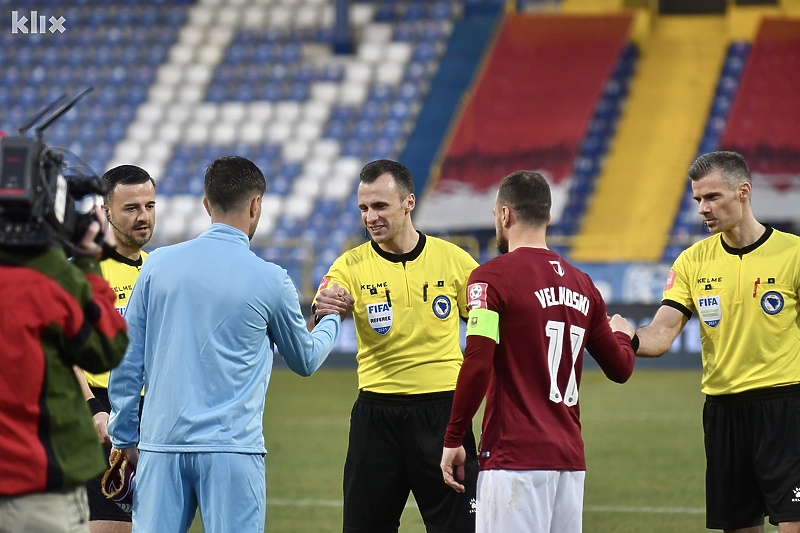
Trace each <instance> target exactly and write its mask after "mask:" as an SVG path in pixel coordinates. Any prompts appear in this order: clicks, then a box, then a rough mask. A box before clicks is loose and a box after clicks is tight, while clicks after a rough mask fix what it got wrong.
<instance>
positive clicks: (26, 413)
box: [0, 206, 128, 533]
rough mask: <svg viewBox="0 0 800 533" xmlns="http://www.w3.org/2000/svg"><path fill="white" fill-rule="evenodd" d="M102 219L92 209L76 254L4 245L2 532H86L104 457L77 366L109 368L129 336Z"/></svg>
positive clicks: (0, 252) (0, 278) (0, 261)
mask: <svg viewBox="0 0 800 533" xmlns="http://www.w3.org/2000/svg"><path fill="white" fill-rule="evenodd" d="M90 216H91V215H90ZM106 224H107V219H106V216H105V214H104V213H103V212H102V211H101V209H100V207H99V206H98V207H95V209H94V220H93V221H92V222H91V224H89V227H88V229H87V231H86V233H85V234H84V236H83V238H82V239H81V240H80V241H79V242H78V243H77V244H76V246H75V248H74V251H75V259H74V261H72V262H71V261H69V260H68V258H67V255H66V253H65V251H64V250H63V248H62V247H61V246H58V245H55V244H51V245H47V246H36V247H18V246H5V245H0V368H1V369H2V370H0V533H17V532H20V533H21V532H25V533H61V532H64V533H73V532H82V533H83V532H88V531H89V527H88V520H89V510H88V505H87V501H86V489H85V487H84V483H85V482H86V481H87V480H89V479H91V478H93V477H94V476H96V475H97V474H99V473H101V472H103V470H104V469H105V468H106V467H107V465H106V464H105V462H104V461H103V455H102V452H101V448H100V444H99V443H98V441H97V435H96V432H95V429H94V426H93V423H92V417H91V413H90V412H89V408H88V407H87V405H86V402H85V401H84V398H83V395H82V393H81V389H80V387H79V385H78V382H77V380H76V377H75V374H74V373H73V370H72V366H73V365H77V366H79V367H81V368H84V369H86V370H88V371H90V372H97V373H100V372H105V371H107V370H110V369H111V368H113V367H114V366H116V365H117V364H118V363H119V362H120V360H121V359H122V356H123V355H124V353H125V348H126V347H127V344H128V337H127V332H126V329H125V322H124V320H123V318H122V317H121V316H120V314H119V313H118V312H117V311H116V309H115V308H114V300H115V298H116V296H115V294H114V292H113V291H112V290H111V288H110V287H109V285H108V283H107V282H106V281H104V280H103V278H102V277H101V274H100V267H99V263H98V262H99V260H100V259H101V258H102V257H103V255H104V249H105V250H109V249H113V247H114V246H115V243H114V237H113V232H111V231H104V228H105V226H106ZM101 232H103V233H104V236H103V238H102V240H101V242H102V243H104V244H105V246H101V245H100V244H98V243H97V241H98V240H100V239H97V236H98V235H99V234H100V233H101ZM109 247H110V248H109Z"/></svg>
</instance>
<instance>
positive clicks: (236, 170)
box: [203, 155, 267, 213]
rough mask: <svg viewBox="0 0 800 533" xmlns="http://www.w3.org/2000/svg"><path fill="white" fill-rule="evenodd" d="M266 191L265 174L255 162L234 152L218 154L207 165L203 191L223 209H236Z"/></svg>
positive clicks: (209, 200) (227, 210)
mask: <svg viewBox="0 0 800 533" xmlns="http://www.w3.org/2000/svg"><path fill="white" fill-rule="evenodd" d="M266 190H267V181H266V180H265V179H264V174H263V173H262V172H261V170H260V169H259V168H258V167H257V166H256V164H255V163H253V162H252V161H250V160H249V159H246V158H244V157H240V156H237V155H231V156H225V157H219V158H217V159H215V160H214V161H213V162H212V163H211V164H210V165H208V167H207V168H206V176H205V182H204V183H203V192H204V193H205V195H206V198H207V199H208V202H209V203H210V204H211V205H212V206H214V207H216V208H218V209H220V210H221V211H223V212H226V213H227V212H230V211H235V210H236V209H240V208H242V207H243V206H244V204H245V203H246V202H247V201H248V200H250V198H252V196H253V195H254V194H255V195H263V194H264V191H266Z"/></svg>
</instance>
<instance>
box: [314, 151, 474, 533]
mask: <svg viewBox="0 0 800 533" xmlns="http://www.w3.org/2000/svg"><path fill="white" fill-rule="evenodd" d="M415 202H416V199H415V196H414V181H413V179H412V176H411V173H410V172H409V170H408V169H407V168H406V167H405V166H403V165H402V164H400V163H397V162H395V161H390V160H385V159H384V160H379V161H373V162H372V163H369V164H367V165H366V166H365V167H364V168H363V169H362V170H361V175H360V183H359V186H358V208H359V209H360V210H361V219H362V221H363V223H364V226H365V227H366V229H367V231H368V232H369V234H370V236H371V240H370V241H369V242H367V243H365V244H362V245H361V246H358V247H356V248H353V249H352V250H350V251H347V252H345V253H344V254H342V255H341V256H340V257H339V258H338V259H337V260H336V261H335V262H334V263H333V265H332V266H331V268H330V270H329V271H328V273H327V274H326V275H325V277H324V278H323V279H322V283H321V284H320V290H319V292H318V293H317V297H316V301H317V302H323V301H326V299H329V300H335V299H336V298H337V294H336V290H335V289H336V286H339V287H343V288H345V289H346V290H347V291H348V292H349V293H350V294H351V295H352V296H353V298H354V299H355V303H354V308H353V320H354V322H355V327H356V339H357V344H358V354H357V355H356V359H357V361H358V387H359V394H358V398H357V399H356V402H355V405H354V406H353V410H352V414H351V418H350V437H349V445H348V450H347V458H346V460H345V466H344V527H343V531H344V532H345V533H355V532H358V533H369V532H375V533H378V532H380V533H385V532H389V531H397V529H398V527H399V525H400V515H401V514H402V513H403V509H404V507H405V506H406V502H407V500H408V495H409V492H412V493H413V494H414V498H415V500H416V502H417V505H418V507H419V510H420V513H421V515H422V519H423V521H424V522H425V526H426V528H427V530H428V531H429V532H437V533H468V532H473V531H474V530H475V486H476V481H477V467H478V464H477V456H476V449H475V439H474V437H473V435H472V433H471V432H470V434H469V435H467V438H465V440H464V445H465V447H466V450H467V454H468V461H467V474H466V480H464V483H463V484H464V485H465V487H466V492H465V493H463V494H459V493H457V492H455V491H453V490H451V489H450V488H449V487H448V486H447V485H445V484H444V483H442V473H441V470H440V468H439V461H440V459H441V455H442V445H443V442H444V440H443V439H444V432H445V429H446V427H447V422H448V420H449V418H450V408H451V406H452V401H453V391H454V390H455V386H456V379H457V377H458V371H459V369H460V367H461V363H462V361H463V354H462V353H461V347H460V344H459V321H460V320H461V319H464V320H466V317H467V314H468V307H467V299H466V286H467V280H468V278H469V275H470V273H471V272H472V270H473V269H474V268H475V267H476V266H477V263H476V261H475V260H474V259H473V258H472V257H471V256H470V255H469V254H468V253H467V252H465V251H464V250H462V249H461V248H459V247H458V246H456V245H454V244H452V243H449V242H446V241H444V240H441V239H438V238H435V237H430V236H427V235H424V234H422V233H420V232H418V231H416V230H415V229H414V225H413V224H412V222H411V212H412V211H413V209H414V205H415Z"/></svg>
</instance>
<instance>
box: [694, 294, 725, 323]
mask: <svg viewBox="0 0 800 533" xmlns="http://www.w3.org/2000/svg"><path fill="white" fill-rule="evenodd" d="M697 314H698V315H700V320H702V321H703V322H704V323H705V325H706V326H708V327H710V328H715V327H717V326H718V325H719V321H720V320H722V306H721V305H720V303H719V296H704V297H702V298H698V299H697Z"/></svg>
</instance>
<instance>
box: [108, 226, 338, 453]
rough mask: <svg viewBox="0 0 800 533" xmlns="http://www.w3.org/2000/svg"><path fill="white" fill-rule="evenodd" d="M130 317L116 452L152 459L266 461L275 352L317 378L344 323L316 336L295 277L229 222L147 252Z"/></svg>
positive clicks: (330, 319) (114, 416)
mask: <svg viewBox="0 0 800 533" xmlns="http://www.w3.org/2000/svg"><path fill="white" fill-rule="evenodd" d="M125 318H126V321H127V322H128V337H129V345H128V350H127V352H126V354H125V358H124V359H123V360H122V363H120V365H119V366H118V367H117V368H115V369H114V370H113V371H112V372H111V375H110V378H109V383H108V396H109V399H110V400H111V406H112V411H111V418H110V421H109V424H108V430H109V434H110V435H111V442H112V443H113V445H114V446H115V447H117V448H130V447H133V446H137V445H138V446H139V449H140V450H145V451H152V452H233V453H266V449H265V448H264V436H263V431H262V418H263V414H264V395H265V394H266V392H267V384H268V383H269V378H270V374H271V373H272V357H273V345H274V346H275V347H277V349H278V351H279V352H280V354H281V356H283V358H284V359H285V360H286V363H287V364H288V366H289V368H291V369H292V370H293V371H294V372H296V373H297V374H300V375H302V376H309V375H311V374H312V373H313V372H314V371H315V370H316V369H317V368H319V367H320V365H321V364H322V363H323V361H324V360H325V358H326V357H327V355H328V353H330V351H331V348H332V347H333V344H334V342H335V341H336V338H337V337H338V335H339V326H340V319H339V317H338V316H331V315H329V316H326V317H324V318H323V319H322V320H321V321H320V323H319V324H318V325H317V326H316V327H315V328H314V330H313V331H312V332H310V333H309V332H308V330H307V328H306V324H305V319H304V318H303V315H302V313H301V312H300V303H299V301H298V296H297V290H296V289H295V287H294V285H293V284H292V281H291V279H290V278H289V275H288V274H287V273H286V271H285V270H284V269H282V268H281V267H279V266H277V265H275V264H272V263H268V262H265V261H264V260H262V259H260V258H259V257H258V256H256V255H255V254H254V253H253V252H251V251H250V242H249V240H248V238H247V235H245V234H244V233H243V232H242V231H240V230H238V229H235V228H233V227H231V226H227V225H224V224H212V225H211V227H210V228H209V229H208V230H206V231H205V232H204V233H203V234H202V235H200V236H199V237H197V238H196V239H193V240H191V241H187V242H184V243H180V244H176V245H173V246H167V247H164V248H159V249H157V250H155V251H153V252H152V253H151V254H150V255H148V257H147V261H145V263H144V267H143V268H142V272H141V274H140V275H139V279H138V280H137V281H136V285H135V287H134V289H133V293H132V294H131V299H130V301H129V302H128V305H127V308H126V313H125ZM142 386H144V388H145V392H146V394H145V401H144V409H143V412H142V419H141V435H140V434H139V399H140V395H141V391H142Z"/></svg>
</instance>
